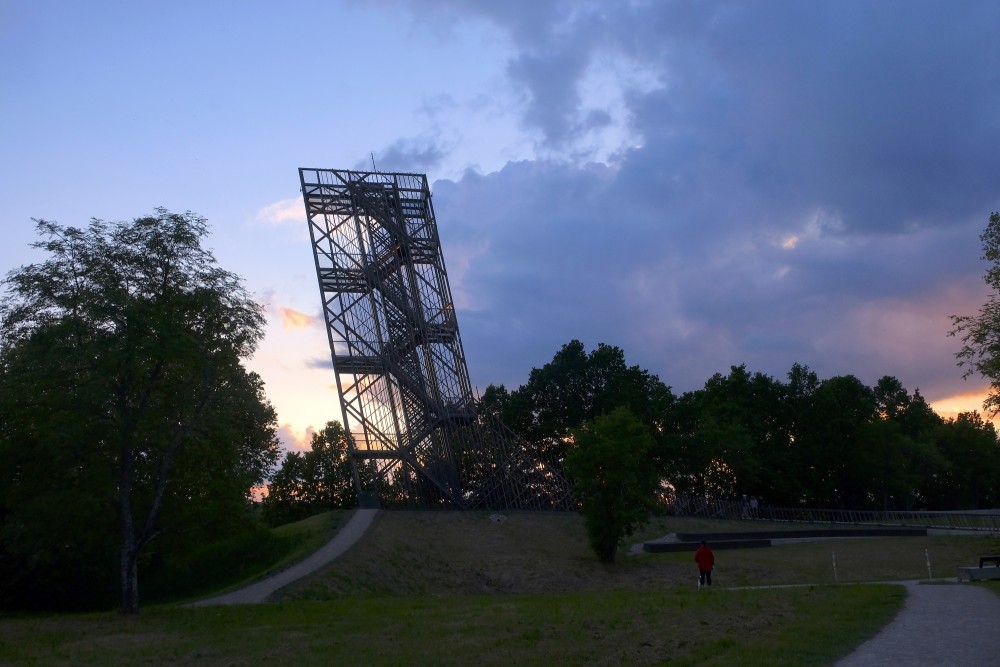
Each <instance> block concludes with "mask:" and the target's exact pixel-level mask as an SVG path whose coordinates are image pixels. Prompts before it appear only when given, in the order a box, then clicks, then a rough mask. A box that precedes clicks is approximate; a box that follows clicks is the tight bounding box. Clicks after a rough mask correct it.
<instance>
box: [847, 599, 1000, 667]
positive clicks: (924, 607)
mask: <svg viewBox="0 0 1000 667" xmlns="http://www.w3.org/2000/svg"><path fill="white" fill-rule="evenodd" d="M898 583H900V584H902V585H904V586H906V593H907V595H906V602H905V604H904V605H903V609H902V611H900V612H899V615H898V616H896V618H895V619H894V620H893V621H892V622H891V623H889V625H887V626H885V627H884V628H882V631H881V632H879V633H878V634H877V635H876V636H875V637H873V638H872V639H870V640H868V641H867V642H865V643H864V644H862V645H861V646H859V647H858V648H857V650H855V651H854V652H853V653H851V654H850V655H849V656H847V657H846V658H844V659H843V660H841V661H840V662H838V663H837V665H836V667H876V666H878V667H882V666H883V665H906V666H907V667H922V666H924V665H927V666H930V665H933V666H934V667H965V666H969V667H981V666H984V665H1000V630H998V629H997V623H998V622H1000V597H998V596H997V595H995V594H994V593H993V592H991V591H988V590H986V589H984V588H982V587H980V586H974V585H971V584H920V583H918V582H916V581H901V582H898Z"/></svg>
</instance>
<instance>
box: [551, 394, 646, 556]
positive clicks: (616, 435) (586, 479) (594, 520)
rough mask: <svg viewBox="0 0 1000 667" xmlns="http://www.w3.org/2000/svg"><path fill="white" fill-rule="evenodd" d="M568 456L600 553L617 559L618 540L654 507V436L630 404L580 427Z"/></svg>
mask: <svg viewBox="0 0 1000 667" xmlns="http://www.w3.org/2000/svg"><path fill="white" fill-rule="evenodd" d="M573 435H574V437H573V443H574V444H573V447H572V448H571V449H570V450H569V453H568V454H567V456H566V471H567V472H568V473H569V475H570V479H571V480H572V481H573V495H574V497H575V498H576V500H577V502H579V503H580V508H581V511H582V513H583V518H584V522H585V524H586V526H587V535H588V536H589V538H590V544H591V546H592V547H593V549H594V553H596V554H597V557H598V558H599V559H600V560H601V561H602V562H606V563H611V562H614V560H615V554H616V553H617V551H618V544H619V543H620V542H621V540H622V539H623V538H625V537H627V536H628V535H631V534H632V533H633V532H634V531H635V529H636V528H638V527H639V526H641V525H642V524H643V523H645V521H646V519H647V517H648V516H649V514H650V512H651V511H652V510H653V508H654V507H655V502H654V500H655V499H654V491H655V489H656V486H657V484H658V482H659V475H658V472H657V470H656V469H655V468H654V467H653V466H651V465H649V456H650V451H651V450H652V447H653V439H652V436H650V434H649V431H648V429H647V428H646V426H645V425H644V424H643V423H642V422H641V421H640V420H639V419H637V418H636V416H635V415H633V414H632V412H631V410H629V409H628V408H627V407H620V408H617V409H615V410H614V411H612V412H611V413H610V414H607V415H601V416H599V417H596V418H595V419H594V420H593V421H591V422H589V423H588V424H587V425H585V426H583V427H582V428H580V429H578V430H576V431H575V432H574V434H573Z"/></svg>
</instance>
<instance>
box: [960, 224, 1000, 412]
mask: <svg viewBox="0 0 1000 667" xmlns="http://www.w3.org/2000/svg"><path fill="white" fill-rule="evenodd" d="M980 240H981V241H982V244H983V257H982V258H983V259H984V260H985V261H987V262H989V267H988V268H987V269H986V274H985V276H984V280H985V281H986V284H987V285H989V287H990V289H992V290H993V291H992V293H991V294H990V296H989V298H988V300H987V301H986V303H985V304H983V306H982V308H980V310H979V314H978V315H954V316H952V318H951V320H952V325H953V328H952V330H951V335H952V336H956V337H958V338H959V339H960V340H961V341H962V348H961V349H960V350H959V351H958V353H957V354H956V355H955V356H956V357H957V359H958V365H959V366H960V367H962V368H964V369H965V377H969V376H971V375H976V374H978V375H981V376H982V377H984V378H986V379H987V380H989V381H990V393H989V396H988V397H987V398H986V401H985V403H984V404H983V408H984V409H985V410H986V411H987V412H988V413H990V414H996V413H997V412H998V411H1000V213H997V212H993V213H991V214H990V219H989V222H988V223H987V225H986V229H985V230H984V231H983V233H982V235H981V236H980Z"/></svg>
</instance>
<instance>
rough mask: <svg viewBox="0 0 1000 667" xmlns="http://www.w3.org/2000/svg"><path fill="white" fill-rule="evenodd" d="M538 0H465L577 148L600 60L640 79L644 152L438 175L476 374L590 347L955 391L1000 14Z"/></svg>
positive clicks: (974, 277) (993, 154)
mask: <svg viewBox="0 0 1000 667" xmlns="http://www.w3.org/2000/svg"><path fill="white" fill-rule="evenodd" d="M534 4H536V3H532V6H534ZM538 4H541V5H543V6H544V8H545V10H544V11H542V10H532V11H539V12H541V13H539V14H534V15H533V16H532V18H533V19H536V20H538V19H541V20H542V22H541V23H540V24H539V23H538V22H535V23H533V24H532V25H530V26H528V25H527V24H526V22H525V21H524V18H525V16H524V15H523V14H522V13H520V10H522V9H524V8H525V7H527V4H525V5H523V6H522V5H521V4H519V3H504V5H503V8H498V6H495V5H496V3H484V5H487V6H488V7H490V8H489V9H484V8H483V7H481V6H477V7H476V8H475V9H470V10H469V11H471V12H474V13H476V14H477V15H479V16H482V15H484V14H486V15H488V18H489V20H492V21H495V22H497V24H498V25H500V26H502V27H503V28H504V29H506V30H508V31H509V33H510V35H511V39H512V41H513V43H514V44H515V46H516V47H517V51H516V52H515V53H514V54H513V55H512V56H511V61H510V67H509V70H508V71H509V73H510V75H511V76H512V77H513V78H515V79H516V80H517V81H519V82H521V83H522V84H523V85H524V88H525V90H526V91H527V94H528V96H529V101H528V103H527V104H526V106H525V115H524V118H523V120H524V123H525V124H526V126H528V127H530V128H532V129H533V130H534V131H537V132H540V133H541V134H542V135H543V136H544V137H545V143H547V145H549V146H556V147H558V146H564V145H568V144H570V143H572V141H574V140H575V139H578V138H579V137H581V136H583V134H584V133H585V128H584V127H583V126H582V125H581V123H580V120H579V119H580V117H581V116H580V114H578V113H576V112H577V111H579V107H580V105H581V97H580V90H579V86H580V83H581V79H582V77H583V75H584V72H585V71H586V68H587V66H588V64H590V63H592V62H594V61H595V59H597V58H599V57H602V54H604V56H607V55H608V54H612V55H614V56H616V57H624V58H627V59H629V61H630V62H631V63H632V64H633V65H634V66H636V67H641V68H644V69H645V70H647V71H651V72H656V73H657V75H658V78H659V85H657V86H650V87H647V88H645V89H641V88H637V87H631V88H628V89H627V90H625V93H626V96H625V99H626V104H627V106H628V118H629V122H630V123H631V126H630V129H631V131H632V132H633V133H634V135H635V136H636V137H638V143H639V145H638V146H637V147H632V148H629V149H627V150H625V151H624V152H623V153H621V154H620V155H619V159H618V161H617V162H616V163H615V164H614V166H613V167H610V166H594V165H585V166H581V165H574V164H564V163H559V162H557V161H548V162H541V161H537V162H521V163H515V164H509V165H508V166H507V167H506V168H505V169H503V170H501V171H499V172H497V173H493V174H489V175H480V174H475V173H469V174H467V175H466V176H465V177H464V178H462V179H459V180H458V181H456V182H446V181H442V182H439V183H437V184H435V194H436V205H437V207H438V215H439V220H440V224H441V226H442V238H443V239H444V243H445V251H446V258H447V257H451V254H452V253H458V254H462V253H464V254H466V255H469V254H470V253H471V256H472V260H471V261H470V263H469V267H468V269H467V270H466V271H464V272H463V275H462V281H461V289H462V291H463V292H464V293H466V294H467V295H468V299H469V307H468V308H466V309H465V311H464V312H463V313H462V314H461V317H462V326H463V336H464V339H465V341H466V347H467V348H468V349H467V354H468V356H469V359H470V364H471V366H472V372H473V377H474V379H475V380H479V381H486V382H489V381H496V382H501V381H502V382H507V383H508V384H510V383H518V382H521V381H523V380H524V379H525V377H526V375H527V372H528V370H529V369H530V367H531V366H537V365H540V364H541V363H544V362H545V361H547V360H548V359H549V358H551V355H552V354H553V353H554V352H555V351H556V349H558V347H559V346H560V345H562V344H563V343H565V342H567V341H568V340H570V339H571V338H580V339H583V340H584V341H585V342H586V343H587V344H588V346H593V345H596V343H597V342H600V341H604V342H609V343H613V344H618V345H621V346H622V347H624V348H625V350H626V353H627V354H628V356H629V357H630V359H631V360H632V361H634V362H636V363H642V364H643V365H645V366H648V367H649V368H650V369H651V370H653V371H655V372H658V373H660V374H661V375H662V376H663V379H664V380H665V381H666V382H668V383H670V384H673V385H675V387H677V388H679V389H690V388H694V387H696V386H699V385H700V384H701V383H702V382H704V380H705V379H706V378H707V377H708V375H710V374H711V373H713V372H716V371H721V372H725V371H726V370H727V369H728V367H729V365H731V364H739V363H744V362H745V363H747V364H748V365H749V366H750V368H751V369H752V370H763V371H765V372H769V373H772V374H775V375H778V376H781V375H783V374H784V373H785V372H786V371H787V369H788V368H789V367H790V366H791V364H792V363H793V362H796V361H797V362H801V363H805V364H808V365H810V366H812V367H813V368H815V369H816V370H817V371H818V372H820V374H821V376H830V375H834V374H840V373H856V374H858V375H859V376H860V377H862V379H864V380H866V381H869V382H874V380H875V379H877V377H878V376H879V375H882V374H884V373H890V374H895V375H898V376H899V377H900V379H902V380H903V382H904V384H906V385H907V386H908V387H910V388H911V389H912V388H913V387H915V386H917V385H919V386H921V388H923V389H924V390H925V393H926V392H927V391H928V390H930V391H937V392H938V393H939V394H941V393H945V392H948V391H958V390H961V389H962V386H961V383H960V381H959V377H960V373H959V371H958V370H957V369H956V368H955V366H954V359H953V356H952V355H953V353H954V351H955V349H956V347H957V343H956V342H955V341H954V339H949V338H947V337H946V335H945V334H946V332H947V330H948V329H949V328H950V326H949V322H948V315H951V314H955V313H962V312H969V309H970V308H971V309H974V308H976V307H977V304H978V303H980V302H981V299H982V297H983V293H982V290H981V288H979V287H978V285H979V280H978V276H979V275H981V273H982V270H983V266H982V264H981V263H980V262H978V261H977V260H978V257H979V254H980V253H979V249H978V233H979V231H980V230H981V229H982V228H983V226H984V225H985V222H986V218H987V217H988V214H989V212H990V210H994V209H996V208H998V205H1000V189H998V185H1000V183H998V180H997V176H996V175H997V174H998V173H1000V157H998V152H997V146H998V145H1000V121H998V120H997V118H1000V115H998V112H997V110H998V109H1000V78H998V77H1000V74H998V73H1000V40H997V39H996V38H995V36H994V35H993V34H992V31H993V30H994V28H995V26H997V25H1000V5H995V4H994V3H973V2H967V3H958V4H945V3H929V2H879V3H870V2H829V3H823V4H820V3H801V2H766V3H765V2H760V3H739V2H733V3H665V2H664V3H648V4H642V3H630V4H629V5H623V6H622V11H620V12H610V11H606V10H605V5H604V3H597V4H582V3H573V4H569V3H567V4H563V3H538ZM452 11H456V12H460V11H462V10H461V6H460V5H453V6H452ZM609 118H610V116H608V117H605V118H604V121H602V122H609ZM473 249H478V250H474V251H473Z"/></svg>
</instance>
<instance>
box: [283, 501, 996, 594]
mask: <svg viewBox="0 0 1000 667" xmlns="http://www.w3.org/2000/svg"><path fill="white" fill-rule="evenodd" d="M504 516H505V517H506V520H504V521H501V522H494V521H491V520H490V519H489V514H486V513H478V512H467V513H445V512H384V513H382V514H380V515H379V518H378V519H377V521H376V524H375V525H374V526H373V527H372V528H371V529H369V530H370V533H369V536H368V539H365V540H364V541H363V542H362V543H361V544H359V545H358V546H357V547H356V548H354V549H352V550H351V551H350V552H348V553H347V554H345V555H344V556H343V557H342V558H341V559H339V560H338V561H337V562H336V563H334V564H333V565H332V566H331V567H329V568H327V569H326V570H324V571H323V572H322V573H320V574H319V575H317V576H315V577H312V578H311V579H308V580H306V581H303V582H300V583H299V584H298V585H297V586H294V587H292V588H291V589H290V590H288V591H286V596H287V598H288V599H313V600H316V599H332V598H337V597H343V596H358V595H468V594H477V593H527V594H533V593H552V592H571V591H607V590H650V589H662V588H668V587H673V586H682V587H684V586H690V585H691V584H692V582H694V581H695V579H696V569H695V566H694V562H693V560H692V555H691V554H689V553H672V554H641V555H628V554H627V553H621V554H620V555H619V558H618V561H619V562H618V563H617V564H615V565H613V566H607V565H602V564H601V563H599V562H597V560H596V559H595V558H594V555H593V553H592V552H591V551H590V548H589V546H588V544H587V538H586V532H585V530H584V527H583V522H582V520H581V519H580V517H579V516H577V515H573V514H558V513H554V514H547V513H540V512H523V513H522V512H514V513H507V514H505V515H504ZM734 527H735V528H739V529H743V530H748V529H751V528H760V529H772V530H773V529H775V526H774V525H768V524H763V523H749V524H748V523H742V524H741V523H738V522H719V521H709V520H702V519H672V518H660V519H657V520H656V521H654V522H653V523H651V524H650V525H649V526H647V527H646V528H645V529H644V530H643V532H642V533H641V534H639V535H637V536H635V541H642V540H643V539H650V538H654V537H660V536H663V535H665V534H667V533H670V532H678V531H682V532H693V531H699V530H726V529H732V528H734ZM782 527H784V528H795V527H797V526H794V525H792V524H779V525H778V528H782ZM925 550H926V553H925ZM995 551H998V552H1000V540H998V539H997V538H992V537H961V536H959V537H896V538H866V539H843V540H832V541H824V542H811V543H804V544H796V545H788V546H781V547H771V548H767V549H738V550H718V551H717V553H716V563H717V564H716V567H717V570H716V581H717V583H718V584H720V585H723V586H763V585H776V584H792V583H810V584H811V583H818V584H822V583H834V569H833V561H834V554H835V555H836V563H837V571H836V579H837V581H838V582H840V583H844V582H862V581H887V580H902V579H926V578H927V577H928V575H927V556H929V557H930V559H931V574H932V576H933V577H953V576H955V574H956V568H957V567H958V566H959V565H968V564H970V563H976V562H978V556H979V555H980V554H981V553H986V552H991V553H992V552H995Z"/></svg>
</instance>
